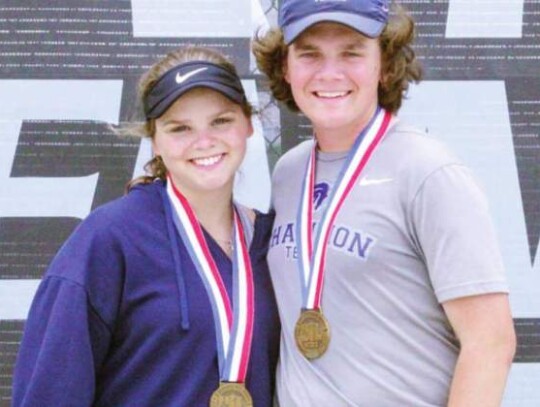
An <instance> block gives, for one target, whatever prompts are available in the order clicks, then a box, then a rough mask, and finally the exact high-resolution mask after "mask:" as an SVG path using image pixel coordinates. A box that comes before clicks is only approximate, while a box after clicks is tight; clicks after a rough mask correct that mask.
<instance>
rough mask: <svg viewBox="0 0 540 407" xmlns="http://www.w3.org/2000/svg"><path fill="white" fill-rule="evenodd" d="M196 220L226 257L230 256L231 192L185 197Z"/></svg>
mask: <svg viewBox="0 0 540 407" xmlns="http://www.w3.org/2000/svg"><path fill="white" fill-rule="evenodd" d="M186 198H187V200H188V201H189V204H190V205H191V208H192V209H193V212H195V216H197V220H198V221H199V223H200V224H201V225H202V226H203V227H204V229H205V230H206V231H207V232H208V233H209V234H210V236H212V238H214V240H215V241H216V242H217V243H218V244H219V245H220V247H221V248H222V249H223V251H224V252H225V253H227V255H229V256H230V255H231V248H232V235H233V233H232V231H233V203H232V191H222V192H219V191H211V192H209V193H208V194H204V196H203V195H201V194H197V196H189V194H188V195H186Z"/></svg>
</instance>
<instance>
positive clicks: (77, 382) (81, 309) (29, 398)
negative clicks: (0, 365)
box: [12, 276, 110, 407]
mask: <svg viewBox="0 0 540 407" xmlns="http://www.w3.org/2000/svg"><path fill="white" fill-rule="evenodd" d="M109 341H110V332H109V329H108V327H107V326H106V325H105V324H104V322H103V321H102V320H101V318H100V317H99V315H98V314H97V313H96V312H95V310H94V309H93V308H92V305H91V304H90V302H89V301H88V297H87V293H86V290H85V289H84V288H83V287H82V286H81V285H79V284H78V283H75V282H73V281H69V280H67V279H65V278H62V277H56V276H52V277H46V278H45V279H44V280H43V281H42V282H41V284H40V286H39V289H38V291H37V293H36V295H35V297H34V301H33V303H32V307H31V310H30V313H29V316H28V319H27V321H26V326H25V333H24V335H23V340H22V343H21V346H20V350H19V354H18V359H17V364H16V369H15V374H14V379H13V404H12V405H13V407H38V406H55V407H64V406H65V407H68V406H69V407H87V406H91V405H92V404H93V400H94V392H95V376H96V371H97V370H98V369H99V366H100V364H101V363H102V361H103V359H104V356H105V353H106V351H107V349H108V345H109Z"/></svg>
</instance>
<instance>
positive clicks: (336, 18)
mask: <svg viewBox="0 0 540 407" xmlns="http://www.w3.org/2000/svg"><path fill="white" fill-rule="evenodd" d="M389 7H390V0H283V1H282V2H281V6H280V8H279V16H278V24H279V26H280V28H281V30H282V31H283V37H284V40H285V43H286V44H287V45H289V44H290V43H291V42H293V41H294V40H295V39H296V38H297V37H298V36H299V35H300V34H301V33H302V32H303V31H304V30H305V29H307V28H309V27H311V26H312V25H314V24H317V23H320V22H323V21H330V22H335V23H340V24H344V25H346V26H348V27H350V28H352V29H353V30H356V31H358V32H360V33H362V34H364V35H366V36H368V37H371V38H376V37H378V36H379V35H380V34H381V32H382V30H383V28H384V27H385V25H386V22H387V21H388V9H389Z"/></svg>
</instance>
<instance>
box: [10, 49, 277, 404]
mask: <svg viewBox="0 0 540 407" xmlns="http://www.w3.org/2000/svg"><path fill="white" fill-rule="evenodd" d="M140 97H141V102H142V105H143V106H144V113H145V118H146V120H145V122H144V124H143V125H142V126H141V127H139V132H140V133H142V135H144V136H146V137H150V138H151V141H152V147H153V152H154V158H153V159H152V160H151V161H150V162H149V163H148V164H147V167H146V168H147V170H148V172H149V175H147V176H144V177H141V178H139V179H136V180H134V181H132V182H131V183H130V184H129V185H128V191H129V193H128V194H127V195H126V196H124V197H122V198H120V199H117V200H115V201H113V202H111V203H109V204H107V205H104V206H103V207H101V208H98V209H97V210H95V211H94V212H93V213H92V214H91V215H90V216H89V217H88V218H87V219H86V220H84V221H83V222H82V223H81V224H80V225H79V227H78V228H77V229H76V230H75V232H74V233H73V235H72V236H71V237H70V238H69V239H68V241H67V242H66V243H65V244H64V246H63V247H62V248H61V250H60V251H59V253H58V254H57V256H56V257H55V259H54V260H53V262H52V264H51V266H50V268H49V269H48V271H47V273H46V274H45V276H44V278H43V280H42V282H41V285H40V287H39V289H38V292H37V294H36V297H35V299H34V302H33V305H32V308H31V311H30V315H29V317H28V320H27V324H26V329H25V334H24V337H23V341H22V344H21V348H20V352H19V355H18V360H17V365H16V369H15V376H14V391H13V405H14V406H16V407H19V406H21V407H22V406H25V407H28V406H55V407H61V406H70V407H74V406H81V407H83V406H135V405H136V406H175V407H177V406H207V405H209V404H210V405H212V406H221V405H228V404H226V403H233V404H232V405H242V406H251V405H252V404H254V405H256V406H257V407H259V406H270V405H271V402H272V394H273V384H274V383H273V376H274V369H275V364H276V358H277V349H278V341H279V322H278V317H277V313H276V305H275V300H274V294H273V291H272V288H271V283H270V280H269V276H268V270H267V265H266V262H265V255H266V250H267V247H266V245H267V242H268V234H269V228H270V226H271V221H272V219H271V218H270V217H269V216H266V215H263V214H261V213H254V212H253V211H251V210H248V209H246V208H243V207H241V206H240V205H236V204H235V203H234V202H233V196H232V190H233V182H234V176H235V173H236V170H237V169H238V167H239V166H240V163H241V162H242V159H243V157H244V154H245V151H246V142H247V138H248V137H249V136H250V135H251V134H252V132H253V128H252V124H251V114H252V108H251V106H250V105H249V103H248V102H247V100H246V96H245V94H244V91H243V89H242V85H241V82H240V79H239V77H238V75H237V74H236V71H235V69H234V67H233V66H232V65H231V64H230V63H229V62H228V61H227V60H226V59H225V58H224V57H223V56H221V55H220V54H218V53H215V52H213V51H210V50H207V49H201V48H187V49H183V50H179V51H176V52H173V53H171V54H169V55H167V56H166V57H165V58H164V59H163V60H161V61H160V62H158V63H157V64H155V65H154V66H153V67H151V68H150V70H149V71H148V72H147V73H146V75H145V76H144V77H143V79H142V81H141V86H140ZM234 403H238V404H234Z"/></svg>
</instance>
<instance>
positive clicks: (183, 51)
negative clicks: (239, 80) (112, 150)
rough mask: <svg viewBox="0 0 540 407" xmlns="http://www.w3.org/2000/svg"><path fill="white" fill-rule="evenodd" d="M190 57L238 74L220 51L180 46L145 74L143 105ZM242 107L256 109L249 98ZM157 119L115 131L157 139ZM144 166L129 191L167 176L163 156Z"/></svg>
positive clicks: (140, 97) (140, 93)
mask: <svg viewBox="0 0 540 407" xmlns="http://www.w3.org/2000/svg"><path fill="white" fill-rule="evenodd" d="M190 61H206V62H211V63H214V64H216V65H220V66H221V67H223V68H225V69H227V70H229V71H230V72H231V73H233V74H234V75H238V73H237V71H236V68H235V66H234V64H233V63H232V62H230V61H229V60H228V59H227V58H226V57H225V56H224V55H222V54H220V53H219V52H217V51H214V50H211V49H208V48H202V47H185V48H180V49H177V50H175V51H172V52H170V53H169V54H167V55H166V56H165V57H164V58H163V59H161V60H160V61H158V62H156V63H155V64H154V65H152V66H151V67H150V68H149V69H148V71H147V72H146V73H145V74H144V75H143V76H142V77H141V79H140V81H139V86H138V103H139V104H140V105H141V106H142V104H143V101H144V100H145V99H146V97H147V96H148V94H149V92H150V91H151V90H152V87H153V86H154V85H155V83H156V82H157V80H158V79H159V78H161V76H163V75H164V74H165V73H166V72H168V71H169V70H171V69H173V68H174V67H175V66H178V65H180V64H183V63H186V62H190ZM240 107H241V108H242V111H243V113H244V114H245V115H246V117H251V116H252V115H253V111H254V109H253V106H252V105H251V104H250V103H249V102H247V101H245V102H244V103H242V104H241V105H240ZM155 122H156V120H155V119H146V120H145V121H143V122H140V121H139V122H137V121H134V122H132V123H124V124H122V125H121V126H120V127H118V128H115V129H113V131H114V132H115V133H116V134H118V135H120V136H137V137H140V138H150V139H153V138H154V136H155V132H156V124H155ZM144 170H145V172H146V173H147V175H143V176H140V177H138V178H135V179H133V180H131V181H129V182H128V184H127V185H126V192H128V191H129V190H130V189H131V188H132V187H133V186H135V185H137V184H148V183H151V182H153V181H154V180H156V179H161V180H165V179H166V177H167V168H166V167H165V164H164V163H163V160H162V159H161V157H160V156H154V157H153V158H152V159H151V160H150V161H148V162H147V163H146V164H145V166H144Z"/></svg>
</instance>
